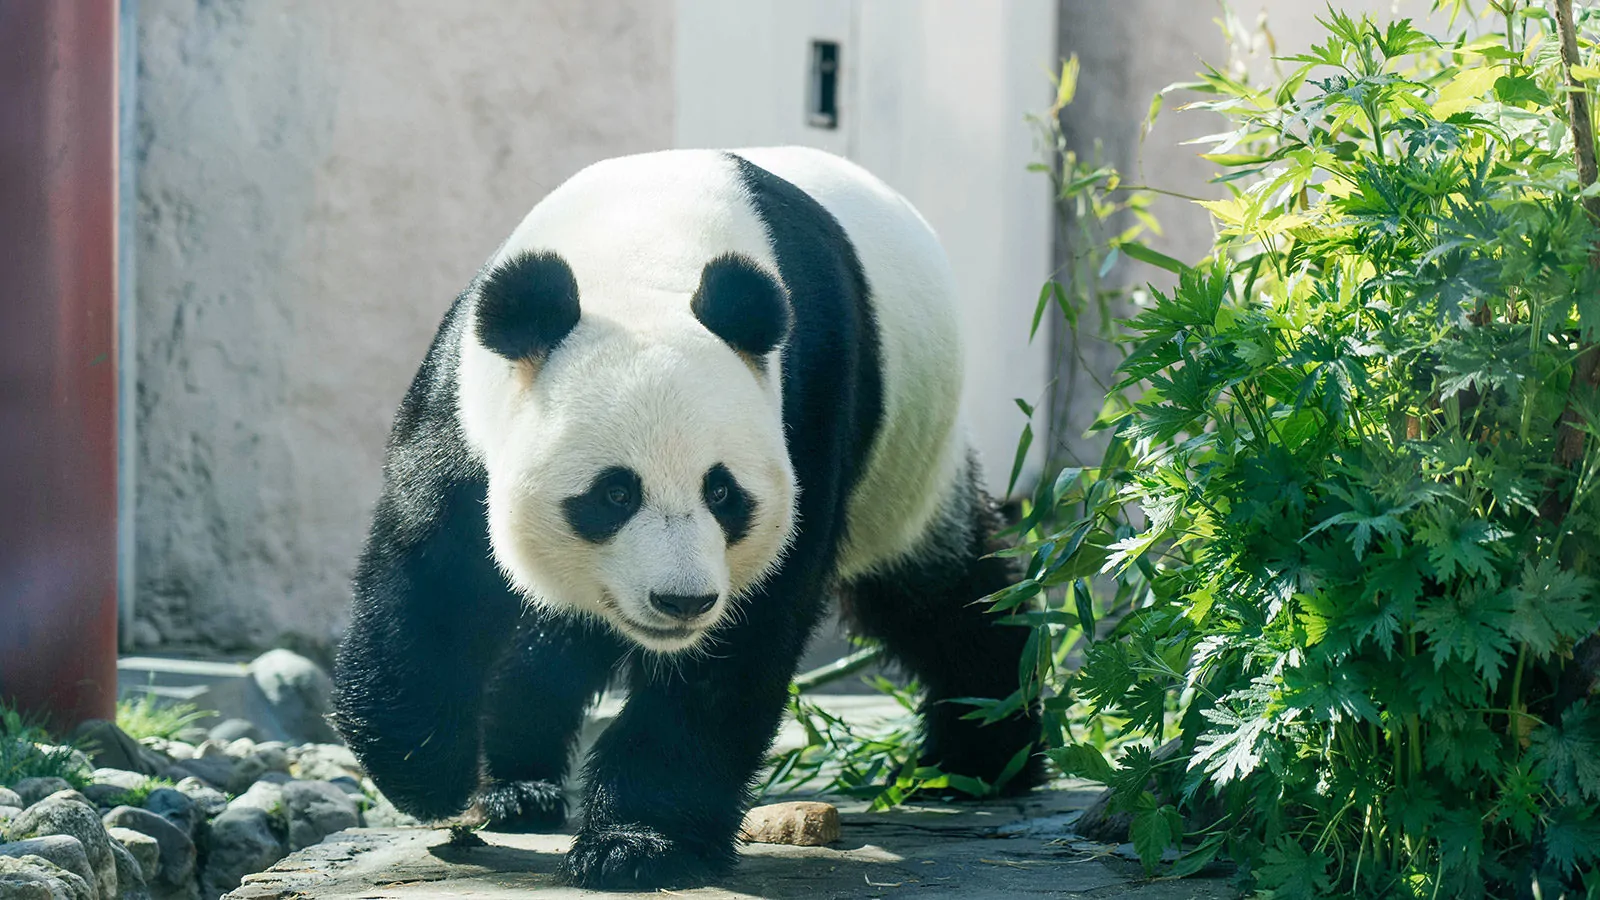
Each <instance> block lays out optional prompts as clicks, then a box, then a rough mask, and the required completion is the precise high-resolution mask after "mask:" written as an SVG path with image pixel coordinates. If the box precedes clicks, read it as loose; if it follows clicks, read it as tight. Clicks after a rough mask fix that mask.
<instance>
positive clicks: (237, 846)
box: [200, 807, 288, 897]
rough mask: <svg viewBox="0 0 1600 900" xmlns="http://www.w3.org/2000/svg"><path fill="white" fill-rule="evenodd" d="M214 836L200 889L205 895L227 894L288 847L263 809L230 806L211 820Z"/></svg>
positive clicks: (268, 864) (275, 859)
mask: <svg viewBox="0 0 1600 900" xmlns="http://www.w3.org/2000/svg"><path fill="white" fill-rule="evenodd" d="M210 834H211V837H210V841H209V844H208V849H207V853H206V864H205V869H204V870H203V871H202V872H201V874H200V890H201V893H202V894H203V895H204V896H206V897H216V896H218V895H220V894H225V893H227V892H228V891H231V890H233V889H234V888H236V887H238V886H239V881H240V879H241V878H243V877H244V876H245V875H247V874H249V873H251V872H259V871H261V870H263V869H265V868H267V867H268V866H270V865H272V864H273V863H275V862H277V861H278V860H280V859H282V858H283V857H284V855H285V854H286V853H288V848H287V847H285V846H284V844H283V839H282V838H281V837H279V835H278V833H277V831H276V830H275V829H274V828H273V823H272V820H271V818H270V817H268V815H267V813H266V812H265V811H264V810H260V809H254V808H249V807H230V808H229V809H227V810H226V811H224V812H223V813H222V815H220V816H217V817H216V818H215V819H213V820H211V831H210Z"/></svg>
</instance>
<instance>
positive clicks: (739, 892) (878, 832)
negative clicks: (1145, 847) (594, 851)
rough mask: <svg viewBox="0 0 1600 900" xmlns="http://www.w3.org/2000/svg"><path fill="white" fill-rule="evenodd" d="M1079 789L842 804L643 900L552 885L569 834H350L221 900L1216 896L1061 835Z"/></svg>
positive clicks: (1197, 882)
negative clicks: (820, 841) (795, 832)
mask: <svg viewBox="0 0 1600 900" xmlns="http://www.w3.org/2000/svg"><path fill="white" fill-rule="evenodd" d="M1092 796H1093V794H1092V792H1090V791H1086V790H1082V789H1066V790H1054V791H1038V792H1035V793H1034V794H1033V795H1031V796H1029V797H1028V798H1025V799H1023V800H1019V801H1013V802H1008V803H990V804H960V805H956V804H952V805H939V806H923V807H907V808H903V809H897V810H892V811H889V812H881V813H871V814H869V813H867V812H865V810H864V808H863V807H862V805H861V804H853V805H852V804H849V803H845V804H841V806H840V812H841V814H842V815H841V819H842V835H841V838H840V840H839V841H838V842H837V843H836V844H834V845H832V846H829V847H789V846H776V845H765V844H756V845H750V846H747V847H745V848H744V849H743V850H742V855H743V860H742V862H741V864H740V866H739V868H738V869H737V870H736V871H735V872H734V873H733V874H732V875H730V876H729V877H728V878H727V879H725V880H724V881H723V882H722V883H721V884H719V885H717V886H715V887H706V888H699V889H695V890H681V891H661V892H658V893H655V894H596V893H592V892H589V891H583V890H579V889H576V888H572V887H568V886H566V885H563V884H561V883H560V882H559V880H558V879H557V877H556V871H557V868H558V866H559V864H560V861H561V856H562V854H563V853H565V852H566V849H567V847H568V845H569V843H570V841H571V837H570V836H569V835H561V834H557V835H519V834H498V833H491V832H479V836H480V837H481V838H482V839H483V840H484V842H485V844H484V845H483V846H474V847H462V846H453V845H451V843H450V841H449V833H448V832H447V831H445V830H442V829H431V828H411V829H351V830H349V831H345V832H341V833H339V834H336V835H333V836H330V837H329V838H328V839H327V840H325V841H323V842H322V843H321V844H318V845H317V846H314V847H308V848H306V849H305V850H302V851H300V852H298V853H295V854H293V855H292V856H290V857H288V858H287V859H285V860H283V861H282V862H280V863H279V864H278V865H276V866H274V867H273V868H272V869H270V870H269V871H267V872H264V873H260V874H257V875H251V876H247V877H246V879H245V883H244V884H243V885H241V886H240V888H239V889H238V890H236V891H234V892H233V893H231V894H229V895H227V896H228V900H302V898H317V900H356V898H361V900H410V898H421V897H461V898H473V900H480V898H481V900H491V898H513V897H515V898H540V900H569V898H582V897H613V898H620V897H645V896H650V897H658V898H659V897H661V896H663V895H667V896H674V897H689V898H697V900H748V898H773V900H791V898H793V900H800V898H805V900H813V898H816V900H821V898H855V897H884V898H891V897H902V896H905V897H909V896H913V895H915V896H918V897H925V896H926V897H961V898H970V900H999V898H1016V897H1047V896H1048V897H1068V898H1071V897H1082V898H1090V897H1092V898H1095V900H1104V898H1128V900H1191V898H1193V900H1201V898H1204V900H1220V898H1224V897H1230V896H1232V895H1233V892H1232V891H1231V890H1230V888H1229V886H1228V884H1227V883H1226V881H1225V880H1222V879H1188V880H1184V881H1170V880H1168V881H1147V880H1144V879H1143V878H1142V875H1141V872H1140V870H1139V867H1138V866H1137V864H1134V863H1131V862H1129V861H1127V860H1124V859H1121V858H1119V857H1117V856H1116V855H1115V854H1114V852H1113V850H1114V848H1112V847H1110V846H1098V845H1085V844H1084V843H1082V842H1079V841H1072V840H1070V838H1069V837H1068V826H1069V824H1070V820H1071V818H1072V815H1073V814H1074V813H1076V812H1077V811H1078V810H1080V809H1082V808H1083V807H1084V806H1085V805H1087V804H1088V802H1089V801H1090V800H1091V799H1092Z"/></svg>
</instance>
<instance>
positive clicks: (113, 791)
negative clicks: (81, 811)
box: [83, 784, 128, 808]
mask: <svg viewBox="0 0 1600 900" xmlns="http://www.w3.org/2000/svg"><path fill="white" fill-rule="evenodd" d="M127 793H128V789H127V788H120V787H117V786H116V785H114V784H87V785H84V787H83V796H85V797H87V798H89V802H90V803H93V804H94V805H95V806H96V807H100V808H109V807H112V806H116V805H118V804H120V803H121V802H122V798H123V797H124V796H126V795H127Z"/></svg>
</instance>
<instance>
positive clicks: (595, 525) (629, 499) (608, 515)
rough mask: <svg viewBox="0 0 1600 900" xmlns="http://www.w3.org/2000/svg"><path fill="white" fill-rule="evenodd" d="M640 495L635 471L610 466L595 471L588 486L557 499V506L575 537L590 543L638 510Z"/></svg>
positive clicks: (609, 535) (602, 538)
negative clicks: (599, 471) (576, 492)
mask: <svg viewBox="0 0 1600 900" xmlns="http://www.w3.org/2000/svg"><path fill="white" fill-rule="evenodd" d="M642 497H643V485H642V484H641V483H640V481H639V474H638V473H637V472H635V471H633V470H632V469H626V468H623V467H622V466H612V467H611V468H609V469H606V470H605V471H603V472H601V473H600V474H599V475H596V476H595V478H594V481H592V482H590V483H589V489H588V490H586V491H584V492H583V493H581V494H578V495H576V496H573V497H568V498H567V499H565V500H563V501H561V509H562V512H564V513H566V516H567V524H568V525H571V526H572V530H573V531H574V532H576V533H577V535H578V537H581V538H583V539H584V540H586V541H588V542H589V543H591V544H602V543H605V542H606V541H608V540H610V539H611V538H612V537H613V536H615V535H616V533H617V532H619V531H621V530H622V526H624V525H626V524H628V520H629V519H631V518H633V514H634V513H636V512H638V511H639V504H640V502H641V499H642Z"/></svg>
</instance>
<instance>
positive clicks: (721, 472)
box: [700, 463, 756, 544]
mask: <svg viewBox="0 0 1600 900" xmlns="http://www.w3.org/2000/svg"><path fill="white" fill-rule="evenodd" d="M700 493H701V496H703V497H704V498H705V501H706V507H707V508H708V509H710V510H711V515H712V516H714V517H715V518H716V520H717V524H718V525H720V526H722V533H723V535H724V536H726V537H727V539H728V543H730V544H737V543H739V541H741V540H743V539H744V536H745V535H747V534H749V533H750V520H751V519H753V518H755V510H756V501H755V498H754V497H752V496H750V492H749V491H746V490H745V489H744V488H743V487H740V485H739V481H738V479H736V478H734V477H733V473H732V472H729V471H728V467H727V466H725V465H723V464H722V463H717V464H716V465H714V466H712V467H711V469H710V470H709V471H707V472H706V477H705V483H704V484H703V485H702V486H701V489H700Z"/></svg>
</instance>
